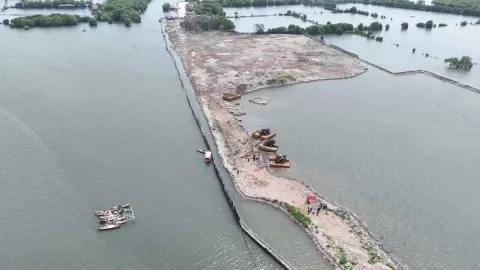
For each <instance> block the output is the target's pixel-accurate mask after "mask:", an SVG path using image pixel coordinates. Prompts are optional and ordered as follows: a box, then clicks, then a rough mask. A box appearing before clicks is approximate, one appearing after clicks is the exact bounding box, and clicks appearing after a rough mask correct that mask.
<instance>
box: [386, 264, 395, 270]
mask: <svg viewBox="0 0 480 270" xmlns="http://www.w3.org/2000/svg"><path fill="white" fill-rule="evenodd" d="M385 265H386V266H388V268H390V269H392V270H396V268H395V266H393V265H392V264H391V263H386V264H385Z"/></svg>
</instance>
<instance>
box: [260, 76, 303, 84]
mask: <svg viewBox="0 0 480 270" xmlns="http://www.w3.org/2000/svg"><path fill="white" fill-rule="evenodd" d="M296 80H297V79H295V77H293V76H292V75H284V76H280V77H277V78H273V79H270V80H267V85H276V84H285V83H286V82H288V81H296Z"/></svg>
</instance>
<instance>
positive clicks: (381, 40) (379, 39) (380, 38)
mask: <svg viewBox="0 0 480 270" xmlns="http://www.w3.org/2000/svg"><path fill="white" fill-rule="evenodd" d="M375 41H378V42H383V37H376V38H375Z"/></svg>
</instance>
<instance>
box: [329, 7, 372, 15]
mask: <svg viewBox="0 0 480 270" xmlns="http://www.w3.org/2000/svg"><path fill="white" fill-rule="evenodd" d="M332 12H333V13H352V14H360V15H365V16H368V15H369V14H370V13H368V12H367V11H362V10H359V9H357V7H351V8H347V9H344V10H341V9H338V8H337V9H335V10H333V11H332Z"/></svg>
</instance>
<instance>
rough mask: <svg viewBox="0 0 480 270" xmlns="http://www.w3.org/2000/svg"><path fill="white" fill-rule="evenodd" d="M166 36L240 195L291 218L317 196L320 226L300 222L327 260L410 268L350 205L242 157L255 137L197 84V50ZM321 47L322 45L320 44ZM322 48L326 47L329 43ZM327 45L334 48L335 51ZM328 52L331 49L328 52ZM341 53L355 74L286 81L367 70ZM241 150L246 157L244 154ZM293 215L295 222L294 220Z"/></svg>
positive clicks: (359, 266)
mask: <svg viewBox="0 0 480 270" xmlns="http://www.w3.org/2000/svg"><path fill="white" fill-rule="evenodd" d="M173 24H174V23H173ZM170 26H171V25H170ZM169 30H171V29H169ZM172 31H181V30H178V27H177V28H176V29H174V30H171V31H170V33H171V32H172ZM176 34H178V33H176ZM180 34H185V33H180ZM219 35H221V34H219ZM168 36H169V38H170V39H171V40H172V43H173V45H174V48H173V49H174V50H175V51H176V53H177V54H178V55H179V56H180V59H181V61H182V63H183V65H184V66H185V67H186V71H187V74H188V75H189V79H190V80H191V82H192V84H193V86H194V88H195V93H196V98H197V101H198V102H199V104H200V106H201V109H202V111H203V113H204V115H205V117H206V119H207V121H208V125H209V126H210V129H211V131H212V135H213V138H214V141H215V144H216V146H217V148H218V154H219V156H220V157H221V162H222V163H223V166H224V167H225V168H226V169H227V171H228V173H229V174H230V177H231V178H232V182H233V184H234V186H235V188H236V189H237V191H238V192H239V194H240V195H241V196H242V197H244V198H246V199H249V200H253V201H260V202H263V203H268V204H270V205H272V206H274V207H277V208H279V209H281V210H282V211H284V212H286V213H287V214H288V215H289V216H290V217H292V218H293V216H292V215H291V214H289V213H288V211H287V210H286V206H288V205H293V206H295V207H297V208H298V209H300V210H301V211H302V212H306V205H305V203H304V198H305V196H306V195H307V194H310V195H311V194H315V195H317V196H318V198H320V199H321V201H322V202H323V203H325V204H327V205H328V208H329V211H324V212H321V215H320V216H318V215H317V216H313V215H312V216H310V217H311V218H312V219H313V220H314V221H315V223H316V225H310V226H308V227H305V226H304V225H303V224H302V225H301V226H303V227H304V228H305V231H306V232H307V233H308V234H309V235H310V237H311V238H312V240H313V241H314V243H315V244H316V246H317V249H318V250H319V251H320V253H321V254H322V255H323V256H324V257H325V259H327V260H328V261H330V263H332V264H333V265H334V266H336V267H338V268H341V269H407V268H406V267H405V266H403V265H401V263H399V262H398V261H397V260H395V259H394V258H392V257H391V256H390V255H388V254H387V252H386V251H385V250H384V249H383V246H382V245H381V244H380V242H379V241H378V240H377V239H376V238H375V237H374V236H373V234H372V233H371V232H370V231H369V230H368V228H367V227H366V225H365V223H363V222H361V221H360V220H359V219H358V217H357V216H356V215H354V214H353V213H352V212H350V211H349V210H348V209H346V208H344V207H341V206H338V205H337V204H335V203H334V202H332V201H330V200H328V199H326V198H323V197H322V196H319V195H318V194H317V193H316V192H314V191H313V189H311V187H309V186H308V185H305V184H304V183H301V182H298V181H295V180H288V179H284V178H278V177H275V176H273V175H271V174H270V173H269V172H268V171H267V170H266V168H265V166H263V164H258V163H257V164H252V163H250V162H247V161H245V160H243V159H242V156H243V155H245V154H247V153H249V152H251V151H253V150H254V142H253V140H252V139H251V138H250V136H249V134H248V133H247V132H246V130H245V129H244V128H243V126H241V124H240V123H239V121H238V120H236V119H235V118H234V117H233V116H232V115H231V114H230V113H229V112H228V110H227V109H226V107H225V105H224V102H223V101H222V100H221V97H220V96H219V95H218V93H210V92H206V91H205V90H204V89H202V87H203V86H205V85H202V84H201V83H202V81H200V82H199V80H198V78H199V77H198V76H203V75H204V74H202V73H201V72H200V73H199V71H198V65H195V63H194V61H193V60H191V59H188V58H187V57H186V56H187V55H188V54H192V55H193V56H195V55H196V52H195V51H193V50H187V51H188V54H186V52H185V51H182V49H184V48H180V47H179V44H185V42H181V41H183V40H184V39H185V36H179V35H175V34H174V35H173V38H172V35H168ZM227 36H228V34H227ZM230 37H231V36H228V37H227V38H230ZM302 38H305V37H302ZM307 43H308V41H307ZM317 46H322V45H320V44H319V43H317ZM324 46H325V47H327V46H326V45H324ZM324 49H325V48H324ZM329 49H330V50H332V51H333V49H331V48H329ZM182 53H183V54H182ZM327 53H331V52H330V51H328V52H327ZM337 56H338V55H337ZM284 57H285V56H284ZM340 57H343V58H345V59H346V58H349V59H347V60H348V61H350V62H348V61H346V62H348V63H351V64H352V65H354V66H355V68H353V70H350V71H352V72H353V74H350V73H348V72H347V73H346V72H345V67H344V66H339V67H338V68H337V69H336V70H334V71H331V70H330V69H329V70H328V71H329V72H331V73H327V74H320V75H318V74H315V75H317V76H316V77H315V76H310V77H309V76H307V75H305V74H303V75H304V77H302V78H299V79H297V80H294V81H290V82H288V83H286V84H293V83H301V82H309V81H316V80H325V79H343V78H350V77H354V76H358V75H360V74H362V73H364V72H365V71H366V69H365V68H364V67H363V68H362V69H360V68H359V66H358V65H357V64H358V63H357V62H353V61H351V59H350V58H351V57H350V56H346V55H343V54H342V55H341V56H340ZM186 59H188V61H186ZM189 61H190V62H189ZM204 65H205V64H204ZM342 68H343V72H342ZM346 68H348V69H349V68H350V67H349V66H348V65H347V67H346ZM339 70H340V71H339ZM192 71H193V72H192ZM339 74H340V75H339ZM310 75H311V74H310ZM322 75H323V77H322ZM342 75H343V76H342ZM195 76H197V77H195ZM207 77H208V75H207ZM237 77H238V76H237ZM282 85H283V84H282ZM250 86H252V85H250ZM270 86H278V85H270ZM266 87H269V85H263V84H262V85H261V84H259V85H256V86H255V87H251V88H250V89H249V90H248V91H244V92H243V94H245V93H248V92H251V91H255V90H260V89H263V88H266ZM202 90H203V91H202ZM227 127H228V131H224V130H223V129H224V128H225V129H227ZM240 154H243V155H242V156H240ZM293 219H294V220H296V219H295V218H293ZM297 222H298V221H297Z"/></svg>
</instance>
